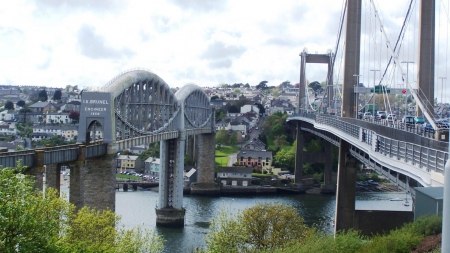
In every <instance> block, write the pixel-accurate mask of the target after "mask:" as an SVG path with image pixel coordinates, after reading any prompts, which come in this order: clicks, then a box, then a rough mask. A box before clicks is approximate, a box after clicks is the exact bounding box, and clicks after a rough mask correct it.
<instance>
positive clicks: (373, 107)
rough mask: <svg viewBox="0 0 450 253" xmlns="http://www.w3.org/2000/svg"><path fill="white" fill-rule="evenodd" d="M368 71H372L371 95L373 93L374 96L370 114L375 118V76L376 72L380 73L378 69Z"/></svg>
mask: <svg viewBox="0 0 450 253" xmlns="http://www.w3.org/2000/svg"><path fill="white" fill-rule="evenodd" d="M370 71H373V93H374V95H373V103H372V113H373V115H372V116H374V117H375V94H376V92H375V75H376V73H377V71H380V70H379V69H371V70H370Z"/></svg>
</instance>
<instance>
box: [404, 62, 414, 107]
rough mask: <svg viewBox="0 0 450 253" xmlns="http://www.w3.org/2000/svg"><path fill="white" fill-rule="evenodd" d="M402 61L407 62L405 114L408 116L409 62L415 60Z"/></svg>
mask: <svg viewBox="0 0 450 253" xmlns="http://www.w3.org/2000/svg"><path fill="white" fill-rule="evenodd" d="M402 63H406V84H405V90H406V93H405V116H406V113H407V112H408V111H407V108H408V85H409V81H408V80H409V64H410V63H414V62H413V61H402Z"/></svg>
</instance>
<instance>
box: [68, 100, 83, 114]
mask: <svg viewBox="0 0 450 253" xmlns="http://www.w3.org/2000/svg"><path fill="white" fill-rule="evenodd" d="M80 106H81V102H80V101H76V100H74V101H70V102H69V103H67V104H66V106H65V107H64V111H66V112H70V111H72V110H74V111H80Z"/></svg>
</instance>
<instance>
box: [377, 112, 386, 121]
mask: <svg viewBox="0 0 450 253" xmlns="http://www.w3.org/2000/svg"><path fill="white" fill-rule="evenodd" d="M377 116H378V118H380V119H385V118H386V117H387V113H386V111H378V112H377Z"/></svg>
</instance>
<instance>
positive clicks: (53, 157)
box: [44, 144, 79, 164]
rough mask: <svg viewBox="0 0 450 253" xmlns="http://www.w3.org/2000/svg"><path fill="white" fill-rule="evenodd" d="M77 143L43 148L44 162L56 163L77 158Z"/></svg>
mask: <svg viewBox="0 0 450 253" xmlns="http://www.w3.org/2000/svg"><path fill="white" fill-rule="evenodd" d="M78 146H79V144H70V145H63V146H56V147H47V148H45V149H44V164H56V163H62V162H69V161H76V160H77V158H78V150H79V149H78Z"/></svg>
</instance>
